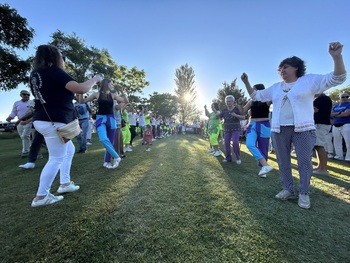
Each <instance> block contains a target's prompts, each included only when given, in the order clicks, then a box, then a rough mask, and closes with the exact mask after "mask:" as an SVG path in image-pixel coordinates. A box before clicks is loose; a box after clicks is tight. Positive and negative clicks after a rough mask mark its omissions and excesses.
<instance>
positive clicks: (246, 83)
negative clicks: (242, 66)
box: [241, 72, 254, 95]
mask: <svg viewBox="0 0 350 263" xmlns="http://www.w3.org/2000/svg"><path fill="white" fill-rule="evenodd" d="M241 80H242V81H243V83H244V85H245V87H246V89H247V91H248V93H249V95H250V94H252V93H253V92H254V89H253V88H252V86H251V85H250V83H249V80H248V75H247V74H246V73H245V72H244V73H243V74H242V76H241Z"/></svg>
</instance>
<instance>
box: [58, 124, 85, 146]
mask: <svg viewBox="0 0 350 263" xmlns="http://www.w3.org/2000/svg"><path fill="white" fill-rule="evenodd" d="M54 126H55V125H54ZM57 133H58V136H59V137H60V138H61V140H62V141H63V142H64V143H66V142H68V141H69V140H72V139H74V138H75V137H76V136H78V135H79V134H80V133H81V128H80V125H79V121H78V119H74V120H73V121H71V122H70V123H68V124H66V125H64V126H61V127H59V128H57Z"/></svg>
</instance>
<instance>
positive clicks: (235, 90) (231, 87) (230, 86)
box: [217, 78, 248, 109]
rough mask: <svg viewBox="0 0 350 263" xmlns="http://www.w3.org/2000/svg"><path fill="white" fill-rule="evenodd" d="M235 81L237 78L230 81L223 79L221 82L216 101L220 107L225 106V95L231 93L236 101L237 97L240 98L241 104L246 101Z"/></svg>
mask: <svg viewBox="0 0 350 263" xmlns="http://www.w3.org/2000/svg"><path fill="white" fill-rule="evenodd" d="M236 81H237V78H236V79H234V80H233V81H231V83H227V82H226V81H225V82H224V83H223V84H222V85H223V88H222V89H219V90H218V93H217V102H218V103H219V107H220V109H223V108H225V107H226V104H225V97H226V96H227V95H233V97H235V101H237V100H238V99H239V98H242V101H243V104H245V103H247V102H248V100H247V98H246V97H245V95H244V92H243V90H242V89H240V88H239V87H238V85H237V83H236Z"/></svg>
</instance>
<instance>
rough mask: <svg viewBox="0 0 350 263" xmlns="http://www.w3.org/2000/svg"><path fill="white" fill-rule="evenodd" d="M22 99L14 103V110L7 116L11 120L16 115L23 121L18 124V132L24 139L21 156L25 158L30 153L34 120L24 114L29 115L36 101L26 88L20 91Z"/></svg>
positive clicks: (7, 119)
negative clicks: (31, 98)
mask: <svg viewBox="0 0 350 263" xmlns="http://www.w3.org/2000/svg"><path fill="white" fill-rule="evenodd" d="M20 96H21V100H18V101H16V102H15V103H14V104H13V107H12V111H11V113H10V115H9V116H8V117H7V118H6V121H8V122H10V121H11V120H13V119H14V118H15V117H16V116H17V118H18V119H21V121H20V122H19V123H18V125H17V132H18V135H19V137H21V140H22V154H21V157H22V158H25V157H27V156H28V155H29V149H30V144H31V141H30V134H31V133H32V121H31V119H30V118H31V117H28V118H26V119H24V118H23V116H25V115H27V113H29V112H30V111H31V110H30V108H31V107H33V106H34V102H33V101H32V100H30V99H29V98H30V93H29V92H28V91H26V90H22V91H21V92H20Z"/></svg>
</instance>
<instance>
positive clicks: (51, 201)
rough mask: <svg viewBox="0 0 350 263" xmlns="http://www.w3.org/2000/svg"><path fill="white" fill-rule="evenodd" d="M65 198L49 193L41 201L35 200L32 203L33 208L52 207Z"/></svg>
mask: <svg viewBox="0 0 350 263" xmlns="http://www.w3.org/2000/svg"><path fill="white" fill-rule="evenodd" d="M63 198H64V197H63V196H62V195H57V196H55V195H53V194H51V193H48V194H47V195H46V196H45V197H44V199H41V200H35V198H34V199H33V201H32V207H37V206H43V205H51V204H54V203H56V202H58V201H61V200H63Z"/></svg>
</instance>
